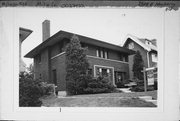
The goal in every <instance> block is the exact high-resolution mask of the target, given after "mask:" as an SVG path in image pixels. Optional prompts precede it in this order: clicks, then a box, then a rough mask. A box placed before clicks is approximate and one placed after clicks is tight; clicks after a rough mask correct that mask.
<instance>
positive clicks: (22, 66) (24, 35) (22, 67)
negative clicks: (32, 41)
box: [19, 27, 32, 72]
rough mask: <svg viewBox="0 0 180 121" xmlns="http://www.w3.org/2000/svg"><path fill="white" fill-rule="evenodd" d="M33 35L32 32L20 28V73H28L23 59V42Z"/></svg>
mask: <svg viewBox="0 0 180 121" xmlns="http://www.w3.org/2000/svg"><path fill="white" fill-rule="evenodd" d="M31 33H32V30H30V29H25V28H22V27H20V28H19V72H24V71H26V64H25V63H24V61H23V60H22V58H21V45H22V42H23V41H24V40H25V39H26V38H27V37H28V36H29V35H30V34H31Z"/></svg>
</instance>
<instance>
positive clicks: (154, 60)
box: [152, 53, 158, 63]
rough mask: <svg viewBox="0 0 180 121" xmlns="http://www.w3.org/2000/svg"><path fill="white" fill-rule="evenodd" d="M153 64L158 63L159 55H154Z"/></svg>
mask: <svg viewBox="0 0 180 121" xmlns="http://www.w3.org/2000/svg"><path fill="white" fill-rule="evenodd" d="M152 62H156V63H157V62H158V57H157V54H154V53H153V54H152Z"/></svg>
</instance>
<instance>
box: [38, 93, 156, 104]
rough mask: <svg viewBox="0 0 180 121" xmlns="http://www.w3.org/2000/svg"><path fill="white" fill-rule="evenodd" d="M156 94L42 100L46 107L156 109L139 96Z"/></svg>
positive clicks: (95, 95)
mask: <svg viewBox="0 0 180 121" xmlns="http://www.w3.org/2000/svg"><path fill="white" fill-rule="evenodd" d="M155 93H156V92H147V93H143V92H138V93H104V94H91V95H76V96H67V97H62V98H57V97H55V96H47V97H43V98H41V100H42V101H43V106H46V107H156V105H154V104H153V103H151V102H146V101H144V100H141V99H139V98H138V96H144V95H149V96H151V95H153V96H154V98H157V96H155V95H156V94H155Z"/></svg>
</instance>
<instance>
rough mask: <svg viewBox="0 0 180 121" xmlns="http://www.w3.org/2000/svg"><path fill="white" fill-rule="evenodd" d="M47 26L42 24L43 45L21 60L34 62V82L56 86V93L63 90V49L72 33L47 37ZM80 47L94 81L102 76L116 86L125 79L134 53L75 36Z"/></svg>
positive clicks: (45, 23) (48, 24)
mask: <svg viewBox="0 0 180 121" xmlns="http://www.w3.org/2000/svg"><path fill="white" fill-rule="evenodd" d="M49 28H50V22H49V21H48V20H45V21H44V22H43V42H42V43H41V44H40V45H38V46H37V47H35V48H34V49H33V50H31V51H30V52H29V53H28V54H26V55H25V57H28V58H34V72H35V79H38V78H41V79H43V80H44V81H46V82H48V83H54V84H55V85H57V90H58V91H65V90H66V81H65V77H66V66H65V52H64V51H65V47H66V45H67V44H68V43H69V42H70V39H71V37H72V36H73V35H74V34H73V33H70V32H66V31H59V32H57V33H56V34H54V35H53V36H51V37H50V29H49ZM76 36H78V38H79V40H80V43H81V45H82V47H87V48H88V52H87V58H88V62H89V64H90V67H89V73H91V74H92V75H93V76H94V77H97V76H98V75H100V74H101V75H103V76H104V75H106V76H109V77H110V80H111V81H112V82H113V84H114V85H116V82H117V81H121V80H126V79H129V62H128V56H129V55H131V54H134V51H132V50H130V49H127V48H124V47H120V46H117V45H113V44H110V43H106V42H103V41H100V40H96V39H93V38H89V37H85V36H82V35H77V34H76Z"/></svg>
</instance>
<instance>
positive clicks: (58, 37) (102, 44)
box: [25, 31, 135, 58]
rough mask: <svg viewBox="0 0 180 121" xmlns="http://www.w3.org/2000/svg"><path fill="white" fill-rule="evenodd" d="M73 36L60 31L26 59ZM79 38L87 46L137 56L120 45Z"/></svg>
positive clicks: (32, 51)
mask: <svg viewBox="0 0 180 121" xmlns="http://www.w3.org/2000/svg"><path fill="white" fill-rule="evenodd" d="M72 35H74V33H70V32H66V31H59V32H57V33H56V34H54V35H53V36H51V37H50V38H48V39H47V40H46V41H44V42H42V43H41V44H40V45H38V46H37V47H35V48H34V49H33V50H31V51H30V52H29V53H28V54H26V55H25V57H28V58H33V57H35V56H36V55H37V54H39V53H40V52H41V51H42V50H43V49H45V48H47V47H50V46H52V45H54V44H56V43H58V42H60V41H62V40H63V39H65V38H67V39H71V37H72ZM75 35H77V34H75ZM77 36H78V37H79V40H80V42H82V43H87V44H91V45H95V46H100V47H103V48H108V49H111V50H115V51H119V52H122V53H126V54H128V55H131V54H135V51H133V50H130V49H127V48H124V47H121V46H118V45H114V44H110V43H107V42H103V41H100V40H97V39H93V38H89V37H85V36H82V35H77Z"/></svg>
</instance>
